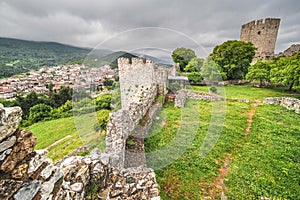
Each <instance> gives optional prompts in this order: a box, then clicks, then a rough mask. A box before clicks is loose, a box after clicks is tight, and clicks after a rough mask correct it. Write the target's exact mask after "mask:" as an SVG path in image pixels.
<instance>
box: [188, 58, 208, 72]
mask: <svg viewBox="0 0 300 200" xmlns="http://www.w3.org/2000/svg"><path fill="white" fill-rule="evenodd" d="M203 63H204V59H203V58H196V57H195V58H192V59H191V60H190V62H189V63H188V64H187V65H186V66H185V68H184V71H186V72H199V71H200V69H201V67H202V65H203Z"/></svg>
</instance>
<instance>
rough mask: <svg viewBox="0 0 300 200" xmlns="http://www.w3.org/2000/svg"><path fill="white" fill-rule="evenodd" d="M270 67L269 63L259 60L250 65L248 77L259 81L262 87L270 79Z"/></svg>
mask: <svg viewBox="0 0 300 200" xmlns="http://www.w3.org/2000/svg"><path fill="white" fill-rule="evenodd" d="M270 69H271V67H270V64H269V63H267V62H263V61H258V62H257V63H255V64H254V65H251V66H250V67H249V70H248V74H247V75H246V79H247V80H250V81H254V80H255V81H259V87H262V85H263V82H264V81H269V80H270Z"/></svg>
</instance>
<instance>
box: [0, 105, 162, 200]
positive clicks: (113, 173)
mask: <svg viewBox="0 0 300 200" xmlns="http://www.w3.org/2000/svg"><path fill="white" fill-rule="evenodd" d="M21 116H22V112H21V109H20V108H19V107H13V108H4V107H3V105H2V104H0V125H1V126H0V199H17V200H35V199H36V200H37V199H42V200H44V199H52V200H65V199H77V200H82V199H150V200H158V199H160V198H159V192H158V186H157V183H156V180H155V174H154V172H153V170H151V169H147V168H139V167H136V168H129V169H124V168H120V169H119V168H114V167H113V166H111V165H110V163H112V160H113V159H114V154H113V152H111V153H110V154H105V153H100V152H99V151H97V150H95V151H93V152H92V153H91V154H90V155H88V156H85V157H82V156H73V157H65V158H64V160H62V161H61V162H60V163H57V164H56V165H54V164H53V163H52V161H51V160H50V159H48V158H47V151H46V150H34V146H35V144H36V138H35V137H34V136H33V134H32V133H31V132H30V131H23V130H19V129H18V126H19V123H20V121H21Z"/></svg>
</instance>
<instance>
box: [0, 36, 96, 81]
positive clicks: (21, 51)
mask: <svg viewBox="0 0 300 200" xmlns="http://www.w3.org/2000/svg"><path fill="white" fill-rule="evenodd" d="M89 52H90V50H89V49H85V48H78V47H73V46H68V45H63V44H59V43H54V42H33V41H24V40H16V39H8V38H0V78H4V77H10V76H13V75H15V74H21V73H24V72H28V71H30V70H37V69H39V68H41V67H48V66H55V65H58V64H66V63H69V62H73V61H75V60H78V59H83V58H85V57H86V56H87V55H88V53H89Z"/></svg>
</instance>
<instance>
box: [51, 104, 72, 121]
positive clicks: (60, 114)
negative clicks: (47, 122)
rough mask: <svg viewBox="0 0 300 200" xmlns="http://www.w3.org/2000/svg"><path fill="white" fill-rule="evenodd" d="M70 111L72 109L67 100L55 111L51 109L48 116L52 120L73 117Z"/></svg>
mask: <svg viewBox="0 0 300 200" xmlns="http://www.w3.org/2000/svg"><path fill="white" fill-rule="evenodd" d="M72 109H73V105H72V102H71V101H70V100H68V101H67V102H66V103H65V104H64V105H62V106H60V107H58V108H56V109H53V110H52V112H51V114H50V116H51V118H52V119H58V118H65V117H71V116H72V115H73V113H72Z"/></svg>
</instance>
